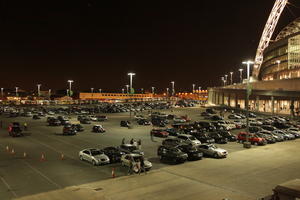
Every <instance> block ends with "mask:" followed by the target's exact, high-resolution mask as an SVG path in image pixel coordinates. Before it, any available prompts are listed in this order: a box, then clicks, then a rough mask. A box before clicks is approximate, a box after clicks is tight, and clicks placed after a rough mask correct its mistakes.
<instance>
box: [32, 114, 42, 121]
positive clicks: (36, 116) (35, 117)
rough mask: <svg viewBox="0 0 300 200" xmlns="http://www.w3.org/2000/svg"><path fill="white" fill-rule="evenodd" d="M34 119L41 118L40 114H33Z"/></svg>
mask: <svg viewBox="0 0 300 200" xmlns="http://www.w3.org/2000/svg"><path fill="white" fill-rule="evenodd" d="M32 119H34V120H37V119H41V117H40V116H38V115H33V116H32Z"/></svg>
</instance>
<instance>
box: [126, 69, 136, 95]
mask: <svg viewBox="0 0 300 200" xmlns="http://www.w3.org/2000/svg"><path fill="white" fill-rule="evenodd" d="M134 75H135V73H128V76H130V85H129V86H130V93H132V77H133V76H134Z"/></svg>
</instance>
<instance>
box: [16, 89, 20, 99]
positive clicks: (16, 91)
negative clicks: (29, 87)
mask: <svg viewBox="0 0 300 200" xmlns="http://www.w3.org/2000/svg"><path fill="white" fill-rule="evenodd" d="M18 89H19V87H16V97H17V96H19V95H18Z"/></svg>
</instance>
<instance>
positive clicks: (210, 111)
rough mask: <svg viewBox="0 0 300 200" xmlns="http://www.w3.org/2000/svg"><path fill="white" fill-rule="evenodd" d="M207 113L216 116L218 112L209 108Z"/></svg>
mask: <svg viewBox="0 0 300 200" xmlns="http://www.w3.org/2000/svg"><path fill="white" fill-rule="evenodd" d="M206 112H207V113H210V114H216V113H217V112H216V111H215V110H214V109H212V108H207V109H206Z"/></svg>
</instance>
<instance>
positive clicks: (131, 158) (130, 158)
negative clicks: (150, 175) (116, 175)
mask: <svg viewBox="0 0 300 200" xmlns="http://www.w3.org/2000/svg"><path fill="white" fill-rule="evenodd" d="M142 157H143V156H142V155H141V154H135V153H131V154H125V155H122V157H121V164H122V166H127V167H129V166H130V162H132V166H133V171H134V172H135V173H138V172H139V169H138V167H137V163H138V162H140V161H141V158H142ZM144 168H145V170H146V171H149V170H150V169H151V168H152V163H151V162H150V161H148V160H147V159H144Z"/></svg>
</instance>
